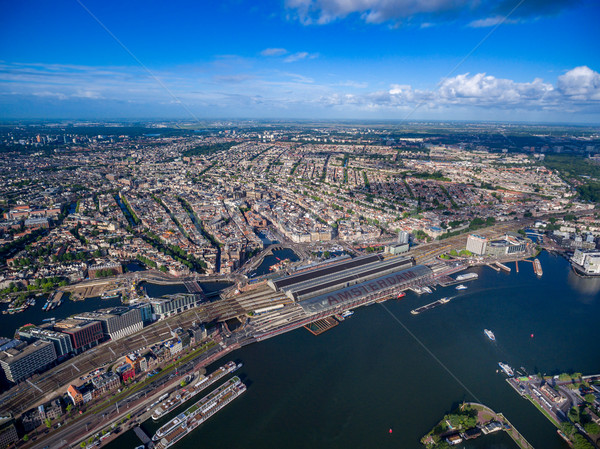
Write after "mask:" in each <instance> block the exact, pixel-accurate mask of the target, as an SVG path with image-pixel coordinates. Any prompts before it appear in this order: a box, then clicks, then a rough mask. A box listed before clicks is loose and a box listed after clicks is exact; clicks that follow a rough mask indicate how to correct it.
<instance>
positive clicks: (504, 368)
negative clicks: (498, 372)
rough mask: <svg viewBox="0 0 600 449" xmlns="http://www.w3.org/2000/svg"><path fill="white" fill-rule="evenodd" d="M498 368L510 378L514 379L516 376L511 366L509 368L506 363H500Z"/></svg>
mask: <svg viewBox="0 0 600 449" xmlns="http://www.w3.org/2000/svg"><path fill="white" fill-rule="evenodd" d="M498 366H499V367H500V368H501V369H502V371H504V373H505V374H506V375H507V376H508V377H513V376H514V375H515V373H514V371H513V369H512V368H511V367H510V366H508V365H507V364H506V363H502V362H498Z"/></svg>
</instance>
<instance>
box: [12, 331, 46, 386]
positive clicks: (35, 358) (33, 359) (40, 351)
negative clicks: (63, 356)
mask: <svg viewBox="0 0 600 449" xmlns="http://www.w3.org/2000/svg"><path fill="white" fill-rule="evenodd" d="M55 360H56V351H55V350H54V344H52V343H51V342H49V341H36V342H34V343H32V344H30V345H27V346H24V347H21V346H18V347H15V348H11V349H8V350H6V351H3V352H2V353H1V354H0V366H2V369H3V370H4V375H5V376H6V378H7V379H8V380H9V381H10V382H14V383H18V382H20V381H22V380H25V379H27V378H28V377H30V376H31V375H32V374H34V373H36V372H39V371H43V370H44V369H46V368H47V367H48V366H49V365H51V364H52V363H54V361H55Z"/></svg>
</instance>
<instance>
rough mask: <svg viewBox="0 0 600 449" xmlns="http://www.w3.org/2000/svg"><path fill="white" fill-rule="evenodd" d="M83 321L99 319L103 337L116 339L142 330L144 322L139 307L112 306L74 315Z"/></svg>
mask: <svg viewBox="0 0 600 449" xmlns="http://www.w3.org/2000/svg"><path fill="white" fill-rule="evenodd" d="M74 318H75V319H78V320H83V321H99V322H100V323H101V324H102V332H103V333H104V337H105V338H110V339H112V340H118V339H120V338H123V337H126V336H127V335H130V334H133V333H135V332H138V331H140V330H142V328H143V327H144V323H143V321H142V313H141V311H140V309H139V308H129V307H114V308H112V309H103V310H97V311H95V312H85V313H81V314H79V315H75V317H74Z"/></svg>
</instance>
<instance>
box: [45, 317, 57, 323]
mask: <svg viewBox="0 0 600 449" xmlns="http://www.w3.org/2000/svg"><path fill="white" fill-rule="evenodd" d="M42 321H43V322H44V323H47V322H49V321H56V318H54V317H52V318H44V319H43V320H42Z"/></svg>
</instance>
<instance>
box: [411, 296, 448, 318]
mask: <svg viewBox="0 0 600 449" xmlns="http://www.w3.org/2000/svg"><path fill="white" fill-rule="evenodd" d="M447 302H450V298H442V299H438V300H437V301H434V302H430V303H429V304H426V305H424V306H421V307H419V308H417V309H413V310H411V311H410V313H412V314H413V315H418V314H419V313H421V312H425V311H426V310H431V309H435V308H436V307H437V306H441V305H442V304H446V303H447Z"/></svg>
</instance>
